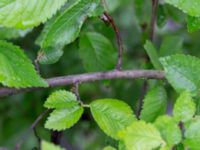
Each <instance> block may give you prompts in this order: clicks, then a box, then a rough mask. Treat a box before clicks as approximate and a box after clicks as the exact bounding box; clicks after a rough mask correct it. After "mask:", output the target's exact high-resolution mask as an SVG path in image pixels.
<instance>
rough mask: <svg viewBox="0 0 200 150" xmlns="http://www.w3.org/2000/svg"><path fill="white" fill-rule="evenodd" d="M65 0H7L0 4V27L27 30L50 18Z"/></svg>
mask: <svg viewBox="0 0 200 150" xmlns="http://www.w3.org/2000/svg"><path fill="white" fill-rule="evenodd" d="M66 1H67V0H9V1H3V2H1V4H0V8H1V9H0V25H2V26H5V27H16V28H28V27H30V28H31V27H34V26H37V25H39V24H40V23H42V22H45V21H46V20H47V19H48V18H50V17H52V16H53V14H55V13H56V11H57V10H58V9H60V8H61V6H62V5H64V4H65V2H66ZM44 6H45V7H44Z"/></svg>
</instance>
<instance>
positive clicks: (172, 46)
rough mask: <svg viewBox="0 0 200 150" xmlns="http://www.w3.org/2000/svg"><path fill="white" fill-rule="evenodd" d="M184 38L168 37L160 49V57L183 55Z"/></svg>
mask: <svg viewBox="0 0 200 150" xmlns="http://www.w3.org/2000/svg"><path fill="white" fill-rule="evenodd" d="M182 45H183V38H182V37H180V36H166V37H164V40H163V42H162V44H161V47H160V53H159V56H162V57H164V56H169V55H173V54H177V53H181V50H182Z"/></svg>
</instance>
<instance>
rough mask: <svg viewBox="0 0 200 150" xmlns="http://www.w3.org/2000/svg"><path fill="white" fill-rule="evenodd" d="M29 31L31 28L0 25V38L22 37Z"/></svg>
mask: <svg viewBox="0 0 200 150" xmlns="http://www.w3.org/2000/svg"><path fill="white" fill-rule="evenodd" d="M30 31H31V29H26V30H21V29H14V28H3V27H0V35H1V36H0V40H5V39H16V38H18V37H22V38H23V37H24V36H25V35H26V34H27V33H29V32H30Z"/></svg>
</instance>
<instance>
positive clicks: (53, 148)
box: [41, 141, 64, 150]
mask: <svg viewBox="0 0 200 150" xmlns="http://www.w3.org/2000/svg"><path fill="white" fill-rule="evenodd" d="M41 150H64V149H63V148H60V147H59V146H57V145H54V144H53V143H49V142H46V141H42V143H41Z"/></svg>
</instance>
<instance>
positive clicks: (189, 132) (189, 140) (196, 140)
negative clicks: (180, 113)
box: [184, 117, 200, 150]
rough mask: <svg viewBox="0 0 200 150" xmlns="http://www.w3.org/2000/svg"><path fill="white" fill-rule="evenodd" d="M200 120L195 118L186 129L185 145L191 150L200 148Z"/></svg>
mask: <svg viewBox="0 0 200 150" xmlns="http://www.w3.org/2000/svg"><path fill="white" fill-rule="evenodd" d="M199 128H200V118H199V117H197V118H194V119H193V120H192V121H191V122H190V123H189V125H187V126H186V127H185V134H184V136H185V140H184V145H186V146H188V147H189V148H190V149H191V150H198V149H199V146H200V130H199Z"/></svg>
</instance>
